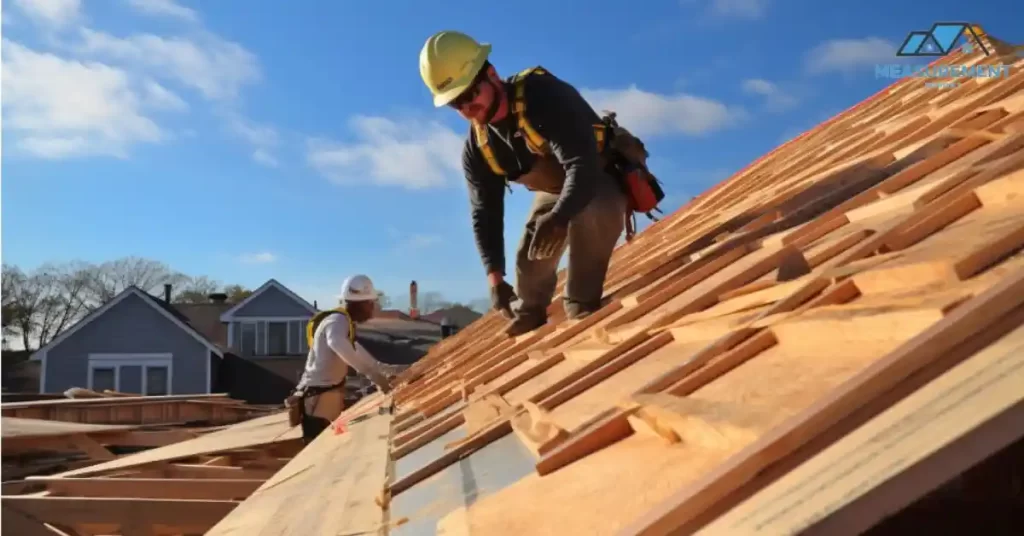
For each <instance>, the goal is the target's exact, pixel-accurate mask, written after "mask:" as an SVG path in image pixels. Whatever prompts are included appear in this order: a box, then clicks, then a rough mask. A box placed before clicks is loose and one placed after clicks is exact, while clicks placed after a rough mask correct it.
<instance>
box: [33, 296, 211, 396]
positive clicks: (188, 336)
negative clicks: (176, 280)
mask: <svg viewBox="0 0 1024 536" xmlns="http://www.w3.org/2000/svg"><path fill="white" fill-rule="evenodd" d="M164 290H165V299H164V300H161V299H159V298H156V297H154V296H152V295H150V294H148V293H146V292H144V291H142V290H141V289H139V288H137V287H134V286H132V287H128V288H127V289H125V290H124V291H123V292H121V293H120V294H118V295H117V296H115V297H114V298H113V299H111V300H110V301H108V302H107V303H105V304H103V305H102V306H101V307H99V308H97V309H96V310H94V311H92V312H91V313H89V314H88V315H87V316H86V317H85V318H83V319H82V320H80V321H79V322H78V323H76V324H74V325H73V326H71V327H70V328H68V329H66V330H64V331H63V332H61V333H60V334H59V335H57V336H56V337H54V339H53V340H51V341H50V342H49V343H48V344H47V345H46V346H44V347H42V348H40V349H39V350H37V351H36V352H35V353H33V354H32V358H31V359H32V360H33V361H37V362H39V364H40V365H39V392H40V393H60V392H63V391H65V390H67V389H70V388H72V387H85V388H88V389H92V390H94V391H102V390H104V389H111V390H115V391H121V392H127V393H143V394H146V395H167V394H195V393H210V392H212V387H213V385H214V383H215V381H216V379H217V378H216V376H217V371H218V369H219V366H220V361H221V360H222V359H223V358H224V350H223V349H222V348H219V347H217V346H216V345H215V344H214V343H212V342H211V341H210V340H209V339H207V338H206V336H204V335H203V334H201V333H200V332H198V331H196V329H195V328H194V327H192V326H191V325H190V324H189V320H188V318H187V317H185V316H184V315H182V314H181V313H180V312H179V311H177V310H176V309H175V308H174V307H173V306H172V305H170V304H169V303H168V298H169V297H170V290H171V289H170V286H169V285H168V286H166V287H165V289H164Z"/></svg>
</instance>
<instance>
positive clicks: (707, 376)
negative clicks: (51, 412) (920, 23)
mask: <svg viewBox="0 0 1024 536" xmlns="http://www.w3.org/2000/svg"><path fill="white" fill-rule="evenodd" d="M992 50H995V49H994V48H992ZM938 62H939V64H954V63H955V64H992V65H995V64H1001V63H1010V64H1012V65H1011V68H1010V69H1008V70H1007V72H1008V74H1007V75H1006V76H1003V77H998V78H995V77H993V78H969V79H962V80H960V81H959V84H958V85H957V86H956V87H955V88H951V89H937V88H933V87H926V85H925V81H923V80H921V79H916V78H906V79H902V80H900V81H898V82H896V83H895V84H893V85H892V86H890V87H888V88H886V89H885V90H883V91H881V92H880V93H878V94H877V95H875V96H873V97H871V98H869V99H868V100H866V101H864V102H862V103H860V104H858V105H857V106H855V107H853V108H851V109H850V110H847V111H846V112H843V113H841V114H839V115H838V116H836V117H835V118H833V119H831V120H829V121H827V122H825V123H823V124H821V125H819V126H817V127H816V128H814V129H812V130H811V131H809V132H807V133H805V134H804V135H802V136H800V137H798V138H796V139H794V140H792V141H790V142H788V143H786V144H784V145H782V146H781V147H779V148H777V149H776V150H774V151H772V152H771V153H769V154H768V155H766V156H764V157H763V158H761V159H759V160H757V161H755V162H753V163H752V164H751V165H750V166H748V167H747V168H745V169H743V170H741V171H740V172H738V173H736V174H735V175H734V176H732V177H731V178H729V179H728V180H725V181H723V182H722V183H721V184H719V185H717V186H716V187H714V188H712V189H711V190H709V191H707V192H705V193H703V194H701V195H700V196H698V197H697V198H695V199H694V200H692V201H691V202H690V203H689V204H687V205H686V206H684V207H683V208H681V209H680V210H678V211H677V212H675V213H674V214H672V215H671V216H670V217H667V218H665V219H664V220H662V221H660V222H657V223H655V224H653V225H652V226H650V227H649V228H647V229H646V230H644V231H643V232H642V233H640V234H639V235H637V237H636V238H635V239H634V240H633V241H631V242H630V243H628V244H626V245H624V246H622V247H620V248H618V250H617V251H616V253H615V255H614V257H613V262H612V268H611V271H610V273H609V277H608V281H607V286H606V296H607V297H608V299H607V303H606V305H605V306H604V307H603V308H602V309H601V310H600V311H599V312H598V313H596V314H594V315H591V316H590V317H588V318H585V319H583V320H579V321H567V320H565V319H564V318H565V316H564V313H563V311H562V310H561V304H560V303H557V300H556V303H555V304H554V305H552V306H551V308H550V310H549V316H550V317H551V321H550V322H549V323H548V324H547V325H545V326H544V327H543V328H541V329H539V330H538V331H535V332H533V333H531V334H528V335H525V336H521V337H518V338H514V339H507V338H504V336H503V335H502V334H501V329H502V327H503V325H504V322H505V320H504V319H503V318H502V317H500V316H499V315H497V314H495V313H491V314H488V315H486V316H484V317H483V318H481V319H479V320H477V321H476V322H474V323H472V324H471V325H469V326H467V327H466V328H464V329H462V330H461V331H460V332H459V333H458V334H456V335H454V336H452V337H449V338H446V339H444V340H443V341H441V342H440V343H438V344H437V345H435V346H434V347H433V348H432V349H431V351H430V352H429V353H428V355H427V356H426V357H425V358H424V359H422V360H421V361H419V362H418V363H416V364H415V365H414V366H412V367H411V368H410V369H409V370H407V371H406V372H405V373H404V374H403V376H402V377H401V378H400V380H401V382H400V385H399V387H398V388H397V389H396V390H395V392H394V393H393V394H392V395H391V396H390V397H384V396H382V395H380V394H374V395H371V396H369V397H367V398H364V399H363V400H361V401H360V402H359V403H357V404H356V405H355V406H354V407H352V408H349V409H348V410H346V412H345V414H343V415H342V417H341V418H339V419H338V421H337V422H336V423H335V426H334V428H333V429H331V430H328V431H326V432H325V433H324V434H323V435H322V436H321V437H319V438H318V439H317V440H316V441H315V442H313V443H312V444H311V445H309V446H308V447H306V448H304V449H301V450H299V448H297V446H296V441H297V438H296V436H295V435H294V431H292V432H291V434H292V435H289V433H290V432H289V429H288V428H287V422H286V419H283V418H282V416H281V415H280V414H276V415H270V416H267V417H261V418H259V419H256V420H253V421H247V422H243V423H241V424H236V425H233V426H231V427H228V428H225V429H222V430H219V431H216V432H213V433H210V434H207V435H203V436H201V437H197V438H193V439H189V440H186V441H183V442H179V443H175V444H173V445H169V446H165V447H160V448H156V449H152V450H148V451H145V452H143V453H140V454H134V455H128V456H122V457H119V458H116V459H114V460H110V461H107V462H103V463H100V464H96V465H91V466H89V467H85V468H80V469H76V470H72V471H69V472H64V473H61V474H57V475H51V476H48V477H45V478H40V479H35V481H33V479H26V480H24V481H20V482H14V483H7V484H5V486H6V487H5V488H4V496H3V516H2V519H3V523H4V527H3V528H4V530H5V531H7V530H11V532H9V533H10V534H19V535H35V534H60V533H62V532H63V533H66V534H126V535H127V534H132V535H134V534H207V535H211V536H251V535H256V534H259V535H268V536H269V535H296V536H311V535H320V534H332V535H357V534H359V535H363V534H388V535H394V536H406V535H421V534H444V535H446V536H462V535H472V536H502V535H509V536H525V535H530V536H534V535H546V534H550V535H602V534H607V535H612V534H618V535H644V536H654V535H665V534H702V535H723V536H726V535H728V536H733V535H748V534H764V535H780V534H822V535H829V536H833V535H848V534H849V535H852V534H861V533H865V532H867V533H873V534H882V533H884V534H908V533H915V532H916V531H921V532H922V533H934V531H935V527H940V528H944V529H953V528H955V527H958V525H957V523H959V522H966V523H969V524H970V525H969V526H970V527H971V528H970V531H969V532H970V533H978V534H1002V533H1018V534H1020V533H1024V522H1022V520H1021V517H1022V516H1024V514H1022V512H1024V494H1022V491H1021V490H1022V482H1024V462H1022V461H1021V460H1024V252H1022V246H1024V72H1022V69H1021V68H1022V67H1024V60H1022V59H1020V58H1019V57H1017V56H1012V55H1011V56H1005V55H1000V54H997V53H991V54H990V55H986V54H985V52H984V51H982V50H975V51H974V52H973V53H972V54H970V55H967V54H964V53H962V52H955V53H953V54H951V55H949V56H946V57H944V58H941V59H940V60H938ZM560 284H561V283H560ZM5 441H6V439H5ZM965 520H966V521H965ZM929 523H931V524H930V525H929ZM1014 523H1016V524H1017V525H1014ZM929 527H931V528H929ZM1014 530H1015V531H1016V532H1013V531H1014ZM954 532H955V531H954Z"/></svg>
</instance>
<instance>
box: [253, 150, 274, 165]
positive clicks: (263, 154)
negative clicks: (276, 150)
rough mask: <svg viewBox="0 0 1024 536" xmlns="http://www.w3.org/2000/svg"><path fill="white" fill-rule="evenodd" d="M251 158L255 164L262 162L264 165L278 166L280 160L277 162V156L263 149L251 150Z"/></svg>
mask: <svg viewBox="0 0 1024 536" xmlns="http://www.w3.org/2000/svg"><path fill="white" fill-rule="evenodd" d="M252 159H253V161H255V162H256V163H257V164H263V165H264V166H267V167H278V166H279V165H280V162H278V160H277V157H275V156H274V155H272V154H270V153H269V152H268V151H267V150H265V149H256V150H255V151H253V152H252Z"/></svg>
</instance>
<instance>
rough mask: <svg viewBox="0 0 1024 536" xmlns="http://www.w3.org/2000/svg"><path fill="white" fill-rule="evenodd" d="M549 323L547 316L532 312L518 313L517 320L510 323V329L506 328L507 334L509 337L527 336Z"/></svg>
mask: <svg viewBox="0 0 1024 536" xmlns="http://www.w3.org/2000/svg"><path fill="white" fill-rule="evenodd" d="M547 322H548V318H547V315H546V314H543V313H535V312H532V311H518V312H516V319H515V320H513V321H512V322H510V323H509V325H508V327H507V328H505V334H506V335H508V336H509V337H518V336H520V335H525V334H527V333H529V332H531V331H533V330H535V329H537V328H539V327H541V326H543V325H544V324H546V323H547Z"/></svg>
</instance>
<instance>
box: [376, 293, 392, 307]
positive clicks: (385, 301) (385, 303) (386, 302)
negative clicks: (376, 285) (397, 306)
mask: <svg viewBox="0 0 1024 536" xmlns="http://www.w3.org/2000/svg"><path fill="white" fill-rule="evenodd" d="M377 305H378V306H379V307H380V308H381V309H387V308H388V307H391V298H389V297H388V295H387V294H384V291H383V290H378V291H377Z"/></svg>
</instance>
